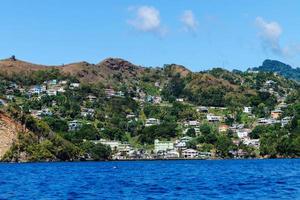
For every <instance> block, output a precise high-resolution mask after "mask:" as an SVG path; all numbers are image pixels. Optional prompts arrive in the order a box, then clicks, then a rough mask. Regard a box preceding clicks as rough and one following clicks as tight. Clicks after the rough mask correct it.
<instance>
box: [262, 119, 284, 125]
mask: <svg viewBox="0 0 300 200" xmlns="http://www.w3.org/2000/svg"><path fill="white" fill-rule="evenodd" d="M276 123H280V121H278V120H275V119H266V118H259V119H258V120H257V124H258V125H272V124H276Z"/></svg>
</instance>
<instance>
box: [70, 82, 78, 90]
mask: <svg viewBox="0 0 300 200" xmlns="http://www.w3.org/2000/svg"><path fill="white" fill-rule="evenodd" d="M79 87H80V83H70V86H69V88H70V89H71V90H74V89H77V88H79Z"/></svg>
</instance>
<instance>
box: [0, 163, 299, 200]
mask: <svg viewBox="0 0 300 200" xmlns="http://www.w3.org/2000/svg"><path fill="white" fill-rule="evenodd" d="M0 199H193V200H194V199H300V159H276V160H174V161H114V162H57V163H23V164H5V163H3V164H0Z"/></svg>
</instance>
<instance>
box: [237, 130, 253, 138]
mask: <svg viewBox="0 0 300 200" xmlns="http://www.w3.org/2000/svg"><path fill="white" fill-rule="evenodd" d="M250 132H251V130H250V129H239V130H237V131H236V134H237V136H238V137H239V138H246V137H248V134H249V133H250Z"/></svg>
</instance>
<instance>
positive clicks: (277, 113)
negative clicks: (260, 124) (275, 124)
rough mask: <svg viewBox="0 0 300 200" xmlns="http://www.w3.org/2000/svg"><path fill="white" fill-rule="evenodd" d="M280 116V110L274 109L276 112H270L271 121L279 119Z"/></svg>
mask: <svg viewBox="0 0 300 200" xmlns="http://www.w3.org/2000/svg"><path fill="white" fill-rule="evenodd" d="M281 115H282V111H281V110H280V109H276V110H273V111H271V117H272V118H273V119H278V118H280V117H281Z"/></svg>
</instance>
